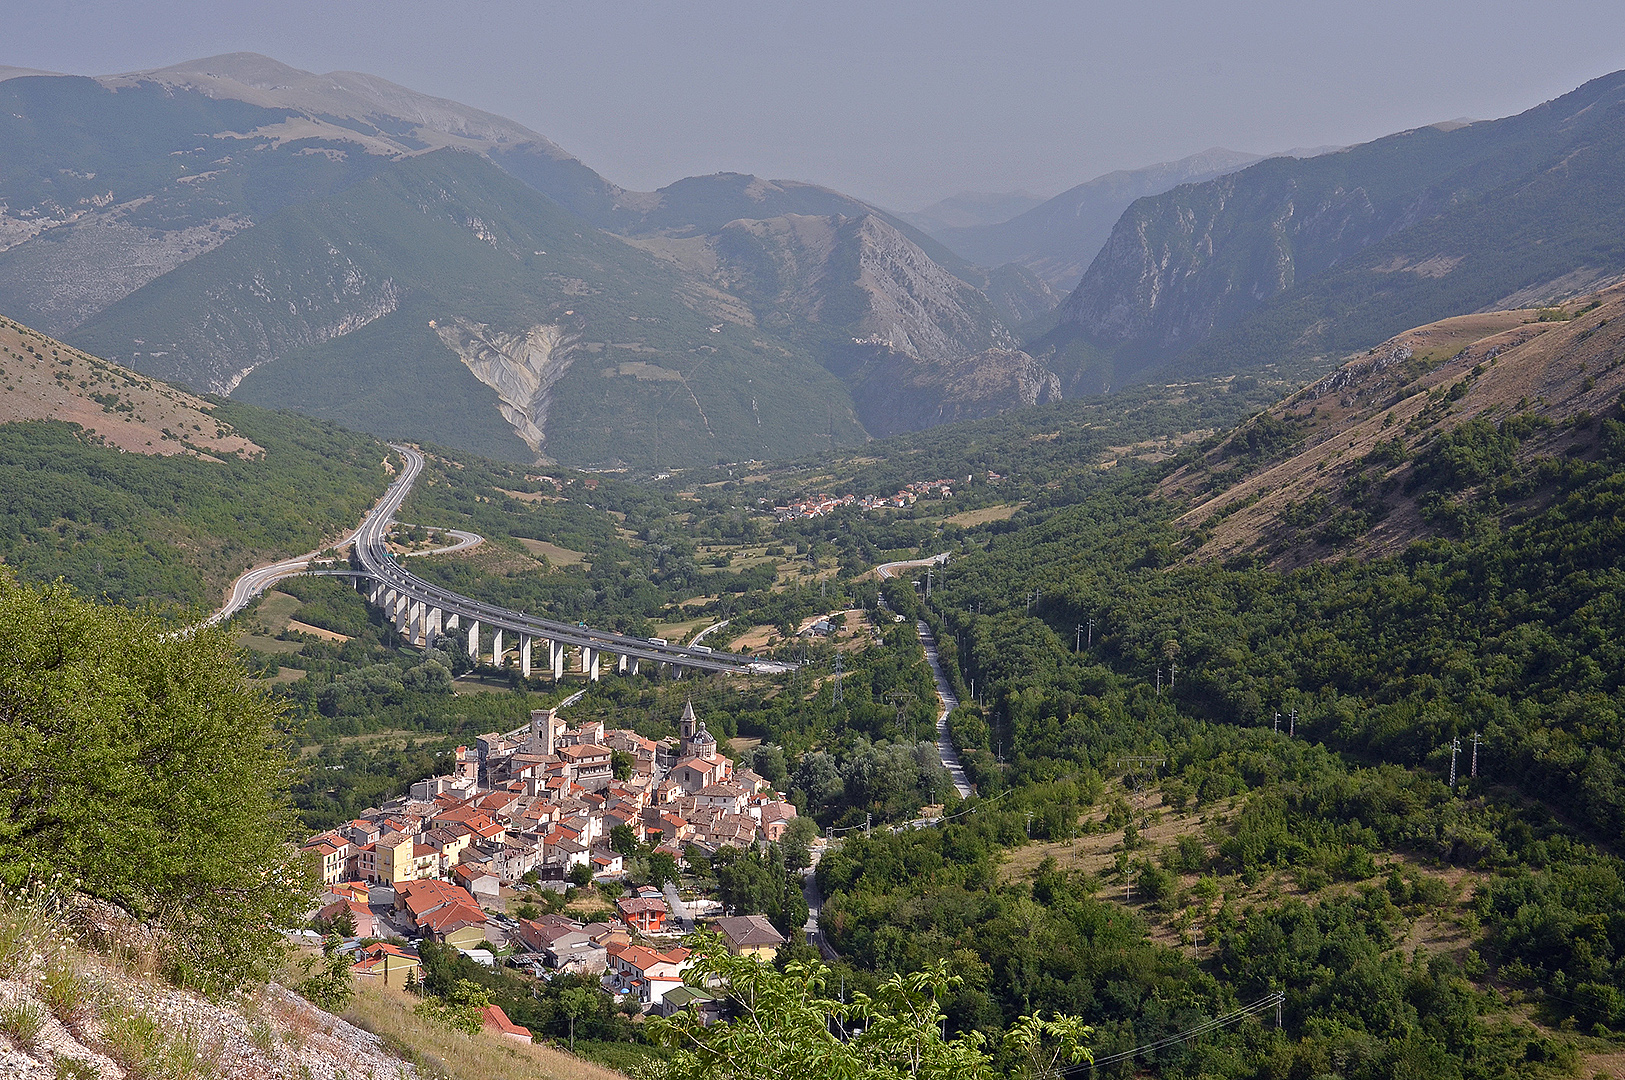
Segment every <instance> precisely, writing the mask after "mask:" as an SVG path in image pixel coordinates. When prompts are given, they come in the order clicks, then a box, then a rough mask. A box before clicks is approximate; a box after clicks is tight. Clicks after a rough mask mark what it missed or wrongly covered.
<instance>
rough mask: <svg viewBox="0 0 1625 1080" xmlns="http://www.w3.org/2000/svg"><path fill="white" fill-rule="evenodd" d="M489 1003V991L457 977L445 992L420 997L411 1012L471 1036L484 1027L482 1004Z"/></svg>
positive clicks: (483, 1008) (483, 1005) (483, 1006)
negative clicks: (454, 982) (433, 995)
mask: <svg viewBox="0 0 1625 1080" xmlns="http://www.w3.org/2000/svg"><path fill="white" fill-rule="evenodd" d="M489 1004H491V992H490V991H489V990H487V989H485V988H484V987H483V986H480V985H479V984H478V983H474V982H470V981H469V980H468V979H458V980H457V982H456V984H455V985H453V986H452V988H451V989H450V990H448V991H447V992H446V993H444V994H441V995H438V996H435V997H429V998H425V999H423V1000H422V1001H421V1002H419V1003H418V1004H417V1006H416V1007H415V1008H414V1009H413V1010H412V1011H413V1012H415V1013H416V1014H417V1015H419V1016H421V1017H423V1018H424V1019H425V1020H432V1021H434V1022H435V1023H437V1024H443V1025H444V1026H446V1027H449V1028H451V1029H452V1030H453V1031H460V1032H462V1033H463V1034H464V1035H467V1036H468V1037H469V1038H473V1037H474V1036H475V1035H478V1034H479V1033H480V1029H481V1028H483V1027H484V1026H485V1007H486V1006H487V1005H489Z"/></svg>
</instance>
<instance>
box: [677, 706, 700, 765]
mask: <svg viewBox="0 0 1625 1080" xmlns="http://www.w3.org/2000/svg"><path fill="white" fill-rule="evenodd" d="M699 730H700V721H699V718H698V717H696V716H695V715H694V699H693V698H689V700H688V704H686V705H684V706H683V715H682V716H681V717H680V718H679V719H678V721H677V736H678V739H679V740H680V741H681V743H682V747H683V752H682V755H681V756H682V757H693V756H694V736H695V734H696V733H697V732H698V731H699Z"/></svg>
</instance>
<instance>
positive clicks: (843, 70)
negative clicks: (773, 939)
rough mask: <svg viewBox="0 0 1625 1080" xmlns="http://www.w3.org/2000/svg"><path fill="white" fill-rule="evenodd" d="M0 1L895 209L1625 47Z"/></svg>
mask: <svg viewBox="0 0 1625 1080" xmlns="http://www.w3.org/2000/svg"><path fill="white" fill-rule="evenodd" d="M0 19H3V22H0V25H4V26H5V27H6V30H7V32H6V34H5V36H4V38H3V39H0V64H12V65H17V66H23V67H36V68H45V69H49V70H54V71H65V72H73V73H77V74H105V73H112V72H120V71H131V70H138V69H142V68H152V67H161V66H164V65H166V64H171V63H176V62H178V61H181V60H187V59H193V58H196V57H201V56H209V55H213V54H216V53H222V52H234V51H253V52H262V53H266V54H268V55H270V56H273V57H276V58H277V59H279V60H281V61H283V62H285V63H288V64H292V65H294V66H295V67H301V68H306V69H308V70H312V71H330V70H335V69H348V70H355V71H366V72H371V73H374V74H377V75H382V76H384V77H385V78H388V79H392V80H394V81H396V82H399V83H403V84H405V85H407V86H410V87H412V88H413V89H417V90H421V91H424V92H427V93H432V94H438V95H441V96H443V97H449V98H455V99H457V100H459V101H463V102H466V103H468V104H471V105H476V106H479V107H481V108H484V109H488V110H490V111H492V112H496V113H501V114H503V115H505V116H509V117H512V118H513V119H515V120H518V121H520V122H521V123H524V124H526V125H528V126H530V127H532V128H535V129H536V130H537V131H540V132H541V133H542V134H544V135H547V136H548V137H549V138H552V139H553V140H554V141H555V142H558V143H560V144H561V145H563V146H564V147H565V148H566V149H568V150H569V151H571V152H572V153H574V154H576V155H577V156H579V157H580V158H581V159H582V160H583V161H585V162H586V163H587V164H588V165H591V166H592V167H593V168H595V169H597V170H598V171H599V172H601V173H603V174H604V175H606V176H607V177H609V178H610V179H611V180H614V181H615V182H617V183H620V184H623V185H626V186H628V187H634V188H642V189H647V188H653V187H658V186H660V185H662V184H666V183H670V182H671V181H672V180H675V179H677V178H679V177H681V176H685V175H692V174H697V173H708V172H716V171H720V170H737V171H741V172H754V173H758V174H761V175H764V176H773V177H788V178H794V179H801V180H811V181H815V182H818V183H823V184H828V185H830V186H832V187H836V188H839V189H841V190H843V191H847V192H849V193H851V194H854V195H858V196H861V197H864V198H867V199H870V200H873V201H875V202H878V203H880V204H882V205H885V206H887V207H890V208H892V209H897V210H912V209H916V208H918V207H920V206H922V205H924V204H926V203H929V202H931V201H933V200H935V199H938V198H941V197H942V196H945V195H949V194H952V193H954V192H957V191H964V190H982V191H1013V190H1022V189H1024V190H1027V191H1031V192H1034V193H1036V194H1041V195H1052V194H1055V193H1056V192H1059V191H1061V190H1064V189H1065V188H1068V187H1070V186H1072V185H1073V184H1077V183H1080V182H1082V181H1084V180H1087V179H1089V178H1091V177H1093V176H1096V175H1099V174H1100V173H1103V172H1108V171H1110V170H1112V169H1118V168H1133V167H1136V166H1140V165H1145V164H1150V163H1152V162H1155V161H1163V160H1169V159H1172V158H1177V157H1182V156H1184V155H1186V154H1189V153H1193V152H1196V151H1198V150H1203V149H1206V148H1207V147H1210V146H1226V147H1229V148H1231V149H1236V150H1250V151H1256V152H1263V151H1270V150H1280V149H1286V148H1289V147H1296V146H1314V145H1322V144H1329V143H1335V144H1344V143H1351V142H1358V141H1362V140H1365V139H1369V138H1373V137H1376V136H1379V135H1383V134H1387V133H1389V132H1391V131H1396V130H1401V129H1404V128H1407V127H1415V126H1418V125H1421V124H1426V123H1431V122H1434V121H1437V120H1446V119H1452V118H1455V117H1460V116H1472V117H1493V116H1502V115H1506V114H1508V113H1513V112H1519V111H1521V110H1523V109H1525V108H1528V107H1529V106H1531V105H1534V104H1536V103H1538V102H1540V101H1543V100H1546V99H1548V98H1551V97H1554V96H1556V95H1558V94H1561V93H1563V92H1565V91H1567V90H1570V89H1572V88H1574V87H1575V86H1577V85H1579V84H1580V83H1582V82H1584V81H1585V80H1587V79H1590V78H1593V77H1595V76H1598V75H1602V74H1605V73H1607V72H1610V71H1613V70H1616V69H1619V68H1622V67H1625V4H1621V3H1619V2H1618V0H1544V2H1541V3H1531V2H1521V3H1513V2H1504V0H1354V2H1349V0H1340V2H1336V3H1331V2H1322V0H1258V2H1253V3H1244V4H1237V3H1223V2H1221V0H1201V2H1196V0H1189V2H1155V0H1113V2H1110V3H1106V2H1088V0H1074V2H1071V3H1056V2H1036V0H1035V2H1031V3H1023V2H1019V0H1002V2H999V3H987V2H970V0H945V2H942V3H935V4H925V3H889V2H884V0H869V2H865V3H852V2H847V0H801V2H798V3H773V2H766V0H757V2H748V3H734V2H709V0H689V2H687V3H677V2H667V3H655V2H643V0H637V2H630V0H629V2H621V0H575V2H570V3H560V2H554V0H443V2H438V3H426V2H420V0H387V2H378V0H274V2H272V0H267V2H256V3H250V2H243V0H125V2H122V3H113V2H106V0H50V2H48V3H42V2H40V0H26V2H24V0H0ZM0 153H4V148H3V147H0Z"/></svg>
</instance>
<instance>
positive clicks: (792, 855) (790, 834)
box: [780, 817, 818, 870]
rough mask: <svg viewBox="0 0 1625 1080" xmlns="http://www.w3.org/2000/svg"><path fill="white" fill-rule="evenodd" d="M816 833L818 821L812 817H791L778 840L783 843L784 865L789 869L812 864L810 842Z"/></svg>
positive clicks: (800, 868) (804, 867) (803, 868)
mask: <svg viewBox="0 0 1625 1080" xmlns="http://www.w3.org/2000/svg"><path fill="white" fill-rule="evenodd" d="M817 835H818V823H817V822H815V821H814V820H813V819H812V818H804V817H797V818H791V819H790V824H789V825H787V826H785V829H784V836H783V838H782V840H781V841H780V842H781V843H782V844H783V845H784V865H785V866H786V867H787V868H789V869H791V870H805V869H806V868H807V867H809V866H811V865H812V842H813V839H814V838H815V837H816V836H817Z"/></svg>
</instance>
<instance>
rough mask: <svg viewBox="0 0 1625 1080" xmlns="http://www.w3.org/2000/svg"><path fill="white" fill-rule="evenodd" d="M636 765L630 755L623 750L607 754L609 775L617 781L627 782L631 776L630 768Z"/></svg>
mask: <svg viewBox="0 0 1625 1080" xmlns="http://www.w3.org/2000/svg"><path fill="white" fill-rule="evenodd" d="M635 764H636V762H634V761H633V760H632V755H631V754H628V753H627V752H626V751H624V750H611V751H610V752H609V771H610V775H611V776H613V777H614V778H615V779H617V780H627V779H630V778H631V776H632V767H633V766H634V765H635Z"/></svg>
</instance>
